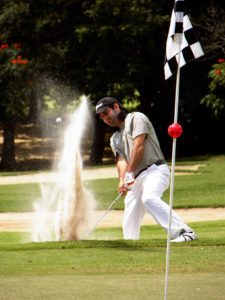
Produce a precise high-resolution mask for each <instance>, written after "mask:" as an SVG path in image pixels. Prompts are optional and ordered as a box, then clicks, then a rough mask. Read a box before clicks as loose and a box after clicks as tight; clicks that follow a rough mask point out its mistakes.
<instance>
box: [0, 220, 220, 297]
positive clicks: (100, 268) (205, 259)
mask: <svg viewBox="0 0 225 300" xmlns="http://www.w3.org/2000/svg"><path fill="white" fill-rule="evenodd" d="M191 226H192V227H193V228H194V229H195V230H196V232H197V233H198V236H199V240H197V241H194V242H190V243H182V244H172V245H171V261H170V276H169V297H168V299H171V300H172V299H187V300H189V299H191V300H192V299H193V300H196V299H200V300H201V299H202V300H203V299H204V300H205V299H206V300H207V299H208V300H212V299H215V300H216V299H224V281H225V272H224V270H225V231H224V228H225V221H215V222H199V223H193V224H191ZM108 233H110V238H111V240H101V239H102V238H104V237H105V238H106V237H107V235H108ZM26 238H27V236H26V233H23V234H19V233H7V232H5V233H0V255H1V265H0V274H1V280H0V299H4V300H6V299H7V300H13V299H19V300H20V299H21V300H24V299H34V300H35V299H87V300H89V299H90V300H92V299H93V300H94V299H100V300H101V299H102V300H103V299H131V300H133V299H135V300H136V299H137V300H138V299H144V300H145V299H146V300H147V299H153V300H158V299H163V294H164V276H165V254H166V240H165V233H164V232H163V231H162V230H161V228H159V227H158V226H156V225H151V226H144V227H143V230H142V239H141V240H139V241H124V240H122V239H120V238H121V228H107V229H99V230H96V232H95V234H94V237H93V238H95V239H94V240H89V241H79V242H45V243H21V242H20V240H21V239H23V240H25V239H26ZM97 239H98V240H97Z"/></svg>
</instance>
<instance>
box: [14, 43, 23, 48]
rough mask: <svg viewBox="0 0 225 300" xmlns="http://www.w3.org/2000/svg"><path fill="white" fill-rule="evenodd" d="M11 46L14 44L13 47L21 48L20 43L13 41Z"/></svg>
mask: <svg viewBox="0 0 225 300" xmlns="http://www.w3.org/2000/svg"><path fill="white" fill-rule="evenodd" d="M13 46H14V48H16V49H19V50H20V49H21V44H20V43H15V44H13Z"/></svg>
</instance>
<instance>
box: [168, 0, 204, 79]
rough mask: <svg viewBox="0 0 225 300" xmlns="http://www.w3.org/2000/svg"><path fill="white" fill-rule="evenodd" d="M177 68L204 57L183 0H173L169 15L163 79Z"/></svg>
mask: <svg viewBox="0 0 225 300" xmlns="http://www.w3.org/2000/svg"><path fill="white" fill-rule="evenodd" d="M178 53H180V61H179V62H180V63H179V67H180V68H181V67H183V66H184V65H185V64H186V63H188V62H189V61H191V60H194V59H196V58H198V57H200V56H202V55H204V53H203V51H202V48H201V45H200V43H199V42H198V40H197V38H196V36H195V33H194V30H193V27H192V25H191V22H190V20H189V17H188V15H187V14H186V13H185V11H184V0H175V3H174V8H173V11H172V15H171V21H170V28H169V34H168V38H167V42H166V59H165V66H164V71H165V79H168V78H169V77H170V76H171V75H172V74H173V73H175V72H176V71H177V68H178Z"/></svg>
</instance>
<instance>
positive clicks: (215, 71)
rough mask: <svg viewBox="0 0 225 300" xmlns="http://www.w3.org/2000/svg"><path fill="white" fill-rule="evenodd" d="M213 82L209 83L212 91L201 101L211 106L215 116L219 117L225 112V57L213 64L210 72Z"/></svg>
mask: <svg viewBox="0 0 225 300" xmlns="http://www.w3.org/2000/svg"><path fill="white" fill-rule="evenodd" d="M209 78H210V79H211V82H210V84H209V90H210V93H209V94H208V95H206V96H205V97H204V98H203V99H202V100H201V103H202V104H204V105H206V106H207V107H209V108H210V109H211V111H212V113H213V115H214V117H216V118H219V117H222V116H224V113H225V59H224V58H220V59H218V62H217V63H216V64H214V65H213V66H212V70H211V71H210V72H209Z"/></svg>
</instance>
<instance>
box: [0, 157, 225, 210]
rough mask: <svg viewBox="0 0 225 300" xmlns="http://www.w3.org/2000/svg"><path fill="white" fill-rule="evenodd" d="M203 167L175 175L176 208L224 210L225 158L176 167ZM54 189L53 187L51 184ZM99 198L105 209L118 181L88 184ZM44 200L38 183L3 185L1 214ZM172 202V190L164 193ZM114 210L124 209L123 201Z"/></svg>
mask: <svg viewBox="0 0 225 300" xmlns="http://www.w3.org/2000/svg"><path fill="white" fill-rule="evenodd" d="M192 164H203V165H204V166H202V167H200V169H199V171H198V172H194V174H193V175H179V176H175V188H174V208H191V207H225V202H224V199H225V184H224V170H225V156H214V157H201V158H198V160H197V158H195V159H192V160H190V159H189V160H188V159H186V160H185V161H178V162H177V165H192ZM49 185H50V186H51V184H50V183H49ZM85 185H86V187H87V188H89V189H90V190H91V191H92V192H93V194H94V195H95V198H96V199H97V207H98V208H99V209H106V208H107V207H108V206H109V205H110V204H111V202H112V201H113V200H114V199H115V198H116V196H117V179H116V178H112V179H96V180H91V181H85ZM40 197H41V190H40V186H39V184H16V185H3V186H1V188H0V212H7V211H11V212H12V211H14V212H17V211H18V212H20V211H21V212H22V211H32V210H33V202H34V201H36V200H37V199H38V198H40ZM163 198H164V200H165V201H167V202H169V189H168V190H167V191H166V192H165V194H164V197H163ZM115 209H123V200H122V199H121V200H120V201H118V202H117V203H116V205H115Z"/></svg>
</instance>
